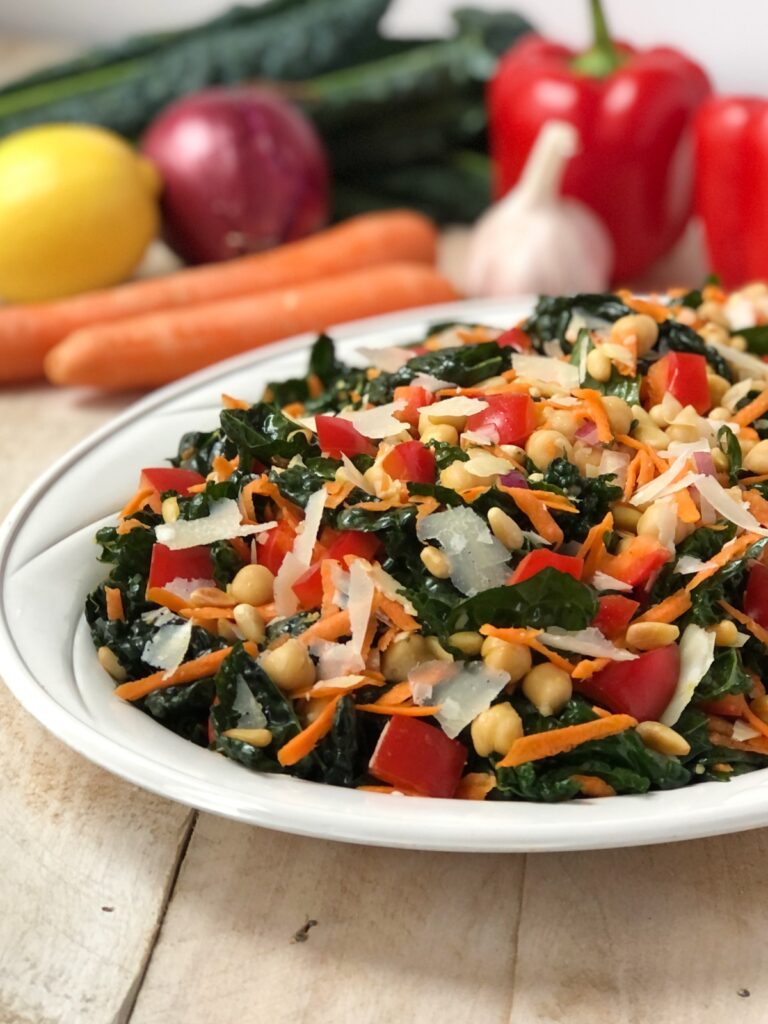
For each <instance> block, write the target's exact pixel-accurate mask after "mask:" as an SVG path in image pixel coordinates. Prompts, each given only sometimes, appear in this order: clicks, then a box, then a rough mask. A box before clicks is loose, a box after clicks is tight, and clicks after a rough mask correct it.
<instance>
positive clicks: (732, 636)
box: [711, 619, 739, 647]
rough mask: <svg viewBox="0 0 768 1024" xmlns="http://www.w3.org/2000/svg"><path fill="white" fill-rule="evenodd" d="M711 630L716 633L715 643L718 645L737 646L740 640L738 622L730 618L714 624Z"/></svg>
mask: <svg viewBox="0 0 768 1024" xmlns="http://www.w3.org/2000/svg"><path fill="white" fill-rule="evenodd" d="M711 630H712V632H713V633H714V634H715V644H716V645H717V646H718V647H735V646H736V644H737V643H738V642H739V631H738V629H737V628H736V623H735V622H731V620H730V619H722V620H721V621H720V622H718V624H717V625H716V626H712V627H711Z"/></svg>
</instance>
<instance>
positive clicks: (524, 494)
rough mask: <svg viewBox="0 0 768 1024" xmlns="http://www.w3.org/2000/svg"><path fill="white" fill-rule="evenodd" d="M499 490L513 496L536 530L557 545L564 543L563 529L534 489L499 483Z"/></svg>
mask: <svg viewBox="0 0 768 1024" xmlns="http://www.w3.org/2000/svg"><path fill="white" fill-rule="evenodd" d="M499 490H500V491H504V493H505V494H508V495H509V496H510V498H512V500H513V501H514V503H515V504H516V505H517V507H518V508H519V509H520V511H521V512H522V513H523V514H524V515H526V516H528V518H529V519H530V521H531V524H532V525H533V528H534V530H535V531H536V532H537V533H538V534H540V535H541V536H542V537H543V538H544V540H548V541H549V542H550V543H551V544H554V545H555V546H557V545H558V544H562V542H563V531H562V530H561V529H560V527H559V526H558V525H557V523H556V522H555V520H554V519H553V518H552V516H551V514H550V512H549V509H547V508H546V507H545V505H544V504H543V502H541V501H540V500H539V499H538V498H537V497H535V495H534V494H533V492H532V491H527V490H525V489H524V488H522V487H506V486H504V485H503V484H501V485H499Z"/></svg>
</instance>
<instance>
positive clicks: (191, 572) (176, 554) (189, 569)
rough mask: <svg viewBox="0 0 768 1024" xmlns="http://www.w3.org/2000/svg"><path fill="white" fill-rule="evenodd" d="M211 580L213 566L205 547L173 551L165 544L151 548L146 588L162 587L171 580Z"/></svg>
mask: <svg viewBox="0 0 768 1024" xmlns="http://www.w3.org/2000/svg"><path fill="white" fill-rule="evenodd" d="M210 579H213V564H212V562H211V554H210V551H209V550H208V548H207V547H205V546H204V545H200V546H199V547H195V548H183V549H182V550H180V551H173V550H171V548H167V547H166V546H165V544H155V545H153V547H152V560H151V562H150V564H149V579H148V581H147V587H164V586H165V585H166V583H170V582H171V581H172V580H210Z"/></svg>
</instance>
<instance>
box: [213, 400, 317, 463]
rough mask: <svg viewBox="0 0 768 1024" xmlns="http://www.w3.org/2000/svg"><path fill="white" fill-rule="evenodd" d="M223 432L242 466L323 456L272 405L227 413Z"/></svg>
mask: <svg viewBox="0 0 768 1024" xmlns="http://www.w3.org/2000/svg"><path fill="white" fill-rule="evenodd" d="M221 429H222V430H223V431H224V433H225V434H226V436H227V437H228V438H229V439H230V441H232V443H233V444H234V445H235V446H236V447H237V452H238V454H239V456H240V465H241V466H251V465H252V464H253V462H254V461H257V462H271V461H273V460H274V459H275V458H277V459H286V460H287V459H292V458H293V457H294V455H301V456H302V457H304V456H307V455H319V454H320V453H319V451H318V448H317V446H316V445H314V444H312V443H311V442H310V441H308V440H307V436H306V434H305V433H304V431H303V430H302V429H301V427H298V426H297V425H296V424H295V423H294V422H293V420H289V419H288V417H287V416H285V415H284V414H283V413H282V412H281V410H280V409H279V408H278V406H276V405H272V404H270V403H269V402H257V403H256V405H252V406H251V407H250V409H224V411H223V412H222V414H221Z"/></svg>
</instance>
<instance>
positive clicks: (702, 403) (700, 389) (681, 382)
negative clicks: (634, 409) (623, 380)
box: [645, 352, 712, 416]
mask: <svg viewBox="0 0 768 1024" xmlns="http://www.w3.org/2000/svg"><path fill="white" fill-rule="evenodd" d="M645 389H646V392H647V395H648V401H649V402H650V404H651V405H658V404H659V403H660V402H661V401H662V399H663V398H664V395H665V394H666V393H667V392H669V394H670V395H672V397H673V398H676V399H677V400H678V402H680V403H681V405H692V406H693V408H694V409H695V410H696V412H697V413H699V414H700V415H702V416H703V415H704V413H705V412H708V411H709V409H710V408H711V407H712V401H711V399H710V397H709V384H708V382H707V361H706V359H705V358H704V356H700V355H697V354H696V353H695V352H667V354H666V355H665V356H662V357H661V359H657V360H656V362H655V363H653V364H652V365H651V368H650V369H649V370H648V374H647V376H646V378H645Z"/></svg>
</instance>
